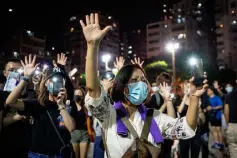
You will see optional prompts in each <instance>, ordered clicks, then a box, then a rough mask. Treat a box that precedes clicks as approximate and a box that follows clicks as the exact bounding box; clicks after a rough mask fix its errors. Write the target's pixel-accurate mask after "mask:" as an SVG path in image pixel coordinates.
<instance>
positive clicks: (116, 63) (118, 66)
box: [114, 57, 125, 70]
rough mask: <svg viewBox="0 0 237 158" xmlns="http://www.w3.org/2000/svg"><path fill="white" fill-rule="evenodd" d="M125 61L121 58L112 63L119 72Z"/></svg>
mask: <svg viewBox="0 0 237 158" xmlns="http://www.w3.org/2000/svg"><path fill="white" fill-rule="evenodd" d="M124 62H125V59H124V58H123V57H119V58H118V57H116V61H115V62H114V67H115V68H116V69H118V70H120V69H121V68H122V67H123V65H124Z"/></svg>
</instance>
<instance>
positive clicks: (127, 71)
mask: <svg viewBox="0 0 237 158" xmlns="http://www.w3.org/2000/svg"><path fill="white" fill-rule="evenodd" d="M135 69H140V70H141V71H142V72H143V74H144V75H145V76H146V74H145V72H144V70H143V69H142V68H141V67H140V66H139V65H136V64H134V65H132V64H130V65H126V66H124V67H123V68H122V69H121V70H120V71H119V72H118V74H117V76H116V77H115V80H114V83H113V87H112V91H111V98H112V100H113V101H114V102H118V101H125V96H124V88H125V87H126V86H127V84H128V81H129V80H130V78H131V76H132V73H133V72H134V70H135Z"/></svg>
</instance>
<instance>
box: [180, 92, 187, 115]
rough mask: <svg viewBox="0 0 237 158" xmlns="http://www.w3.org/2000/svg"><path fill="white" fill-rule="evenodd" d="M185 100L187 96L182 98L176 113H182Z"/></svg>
mask: <svg viewBox="0 0 237 158" xmlns="http://www.w3.org/2000/svg"><path fill="white" fill-rule="evenodd" d="M187 98H188V95H187V94H185V95H184V97H183V100H182V102H181V104H180V105H179V108H178V113H182V111H183V109H184V105H185V101H186V99H187Z"/></svg>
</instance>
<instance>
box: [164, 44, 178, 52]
mask: <svg viewBox="0 0 237 158" xmlns="http://www.w3.org/2000/svg"><path fill="white" fill-rule="evenodd" d="M166 49H167V50H168V51H169V52H174V51H175V50H177V49H179V43H168V44H167V45H166Z"/></svg>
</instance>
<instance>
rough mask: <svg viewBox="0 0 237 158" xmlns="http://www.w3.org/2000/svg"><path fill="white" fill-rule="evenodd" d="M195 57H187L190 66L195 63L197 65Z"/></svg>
mask: <svg viewBox="0 0 237 158" xmlns="http://www.w3.org/2000/svg"><path fill="white" fill-rule="evenodd" d="M197 63H198V62H197V59H196V58H195V57H191V58H190V59H189V64H190V66H195V65H197Z"/></svg>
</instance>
